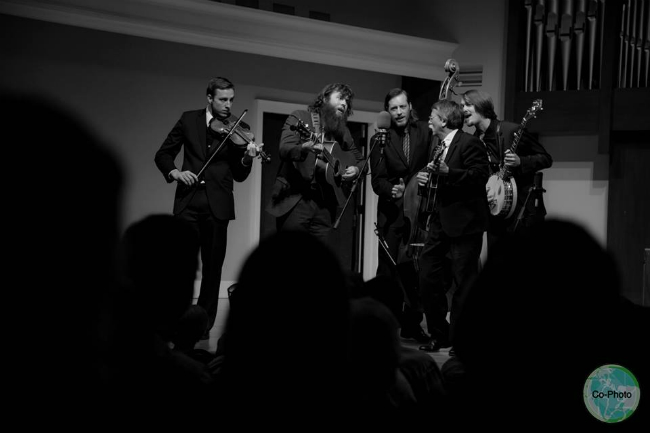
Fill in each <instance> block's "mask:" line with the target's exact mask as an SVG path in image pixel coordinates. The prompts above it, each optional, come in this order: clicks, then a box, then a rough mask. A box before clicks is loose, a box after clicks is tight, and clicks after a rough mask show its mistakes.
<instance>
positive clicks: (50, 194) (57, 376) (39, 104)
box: [0, 92, 123, 428]
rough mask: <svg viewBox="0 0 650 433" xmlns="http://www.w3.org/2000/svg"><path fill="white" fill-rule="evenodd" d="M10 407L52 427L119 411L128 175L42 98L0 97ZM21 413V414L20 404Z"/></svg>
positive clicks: (65, 112) (90, 134)
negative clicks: (123, 209)
mask: <svg viewBox="0 0 650 433" xmlns="http://www.w3.org/2000/svg"><path fill="white" fill-rule="evenodd" d="M0 114H1V115H0V127H2V130H3V144H4V145H5V146H3V147H4V152H5V154H4V157H5V158H6V164H5V167H4V169H3V173H4V179H5V186H6V188H4V191H3V201H4V203H5V212H4V215H3V222H4V224H3V225H4V235H3V250H4V252H5V254H4V259H3V270H4V271H5V272H4V275H5V278H8V279H11V280H12V282H11V283H9V284H10V286H14V287H13V288H9V287H7V289H8V290H6V291H4V296H5V299H4V305H5V307H6V308H5V310H6V311H5V313H4V319H5V320H6V322H5V323H7V324H9V323H11V324H14V325H19V326H16V327H13V328H12V329H11V330H9V329H8V331H9V334H10V335H9V338H8V340H7V341H5V344H7V347H11V353H12V356H10V357H7V358H6V359H5V361H6V362H7V364H5V369H6V370H5V371H7V372H11V376H12V377H8V378H7V380H6V382H5V383H4V391H5V395H7V396H11V398H10V399H11V403H10V406H9V408H10V409H9V412H10V413H11V414H12V415H14V416H17V417H20V419H21V420H24V421H25V422H27V423H30V424H32V425H33V424H39V423H43V424H44V425H45V424H46V425H47V427H48V428H56V427H57V426H63V425H65V426H66V428H72V427H75V426H76V425H77V424H79V425H83V424H85V423H86V422H87V421H88V420H90V419H97V418H103V417H105V416H106V415H107V414H108V413H114V414H116V413H118V412H116V411H115V409H116V407H117V403H116V402H115V401H114V399H113V397H114V396H113V395H111V394H110V393H109V389H110V384H111V383H112V381H113V379H114V378H115V377H116V376H117V375H119V374H120V372H119V371H117V370H116V365H115V363H114V362H113V359H112V356H111V355H112V354H111V352H110V349H111V341H112V329H113V328H114V327H115V325H116V321H117V320H119V317H116V316H115V315H114V314H113V311H112V299H113V296H114V294H115V264H116V257H115V251H116V245H117V240H118V231H119V228H118V227H119V218H118V215H119V212H120V206H119V203H120V198H121V190H122V180H123V173H122V169H121V166H120V164H119V163H118V162H117V160H116V158H115V157H114V156H113V155H112V154H111V153H110V152H109V151H108V150H107V148H106V146H105V142H104V141H103V140H102V139H101V138H100V137H99V136H97V135H96V134H95V133H94V131H93V130H92V129H91V128H89V126H88V125H87V124H85V122H83V121H81V120H80V116H78V115H76V114H75V113H74V112H73V111H72V110H71V109H69V108H67V107H66V106H64V105H63V104H61V103H58V102H55V101H53V100H50V99H48V98H47V97H45V96H43V95H42V94H25V93H20V94H17V93H12V92H6V93H5V92H0ZM13 406H15V410H14V409H13ZM23 410H24V411H25V412H22V411H23Z"/></svg>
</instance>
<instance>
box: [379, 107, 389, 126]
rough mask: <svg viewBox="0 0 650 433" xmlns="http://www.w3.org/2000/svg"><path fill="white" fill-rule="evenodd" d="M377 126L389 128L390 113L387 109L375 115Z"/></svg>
mask: <svg viewBox="0 0 650 433" xmlns="http://www.w3.org/2000/svg"><path fill="white" fill-rule="evenodd" d="M377 128H379V129H388V128H390V114H389V113H388V111H382V112H381V113H379V116H377Z"/></svg>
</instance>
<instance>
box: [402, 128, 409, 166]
mask: <svg viewBox="0 0 650 433" xmlns="http://www.w3.org/2000/svg"><path fill="white" fill-rule="evenodd" d="M410 141H411V140H410V138H409V132H408V129H407V130H406V131H405V133H404V140H403V141H402V147H403V149H404V155H405V156H406V162H407V163H408V164H410V163H411V156H410V154H409V152H410V150H411V143H410Z"/></svg>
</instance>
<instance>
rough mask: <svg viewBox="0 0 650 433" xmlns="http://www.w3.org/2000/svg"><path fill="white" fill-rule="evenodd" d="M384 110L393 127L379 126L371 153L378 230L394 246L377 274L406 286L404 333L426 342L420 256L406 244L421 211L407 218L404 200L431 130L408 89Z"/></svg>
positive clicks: (390, 97) (394, 92) (393, 93)
mask: <svg viewBox="0 0 650 433" xmlns="http://www.w3.org/2000/svg"><path fill="white" fill-rule="evenodd" d="M384 109H385V110H386V111H387V112H388V114H390V128H388V129H387V130H379V131H378V132H377V133H376V134H375V135H374V136H373V137H372V138H371V143H376V145H375V146H373V151H372V153H371V154H370V167H371V183H372V190H373V191H374V192H375V194H377V198H378V203H377V230H378V234H379V235H380V236H382V237H383V239H384V241H385V243H386V245H387V247H388V248H387V249H388V251H386V250H384V249H382V248H380V249H379V253H378V267H377V275H387V276H389V277H391V278H393V279H395V280H396V281H397V283H398V286H401V287H402V292H403V293H400V295H399V296H397V298H400V297H401V298H403V305H399V306H393V308H394V310H393V311H401V316H400V317H398V320H399V323H400V327H401V330H400V335H401V336H402V337H403V338H413V339H415V340H417V341H418V342H420V343H426V342H428V341H429V336H428V335H426V334H425V332H424V331H423V330H422V327H421V326H420V322H422V318H423V313H422V306H421V302H420V295H419V293H418V281H417V280H418V277H417V270H416V269H417V265H418V263H417V256H411V257H409V256H408V254H406V253H402V252H401V251H400V248H405V247H406V244H407V243H408V242H409V241H410V240H411V239H409V238H410V235H411V233H412V230H411V229H415V227H413V224H417V223H418V221H416V220H417V219H418V217H417V216H415V215H413V216H411V217H410V219H409V216H407V217H406V218H405V215H404V206H405V204H404V202H405V201H407V200H408V198H409V197H405V196H404V192H405V189H406V184H408V183H409V180H410V179H411V178H412V177H413V176H414V175H415V174H416V173H417V172H418V170H420V169H422V168H423V167H424V166H426V164H427V162H428V155H429V146H430V144H431V131H430V130H429V126H428V124H427V122H426V121H421V120H418V117H417V114H416V112H415V110H413V108H412V106H411V102H410V101H409V95H408V93H407V92H406V91H405V90H403V89H400V88H394V89H391V90H390V91H389V92H388V94H386V97H385V98H384ZM416 187H417V184H416ZM407 207H408V204H407ZM415 212H417V209H415ZM407 220H408V221H407ZM389 254H390V256H389ZM393 262H395V263H394V264H393ZM395 307H397V308H395Z"/></svg>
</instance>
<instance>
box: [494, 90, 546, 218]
mask: <svg viewBox="0 0 650 433" xmlns="http://www.w3.org/2000/svg"><path fill="white" fill-rule="evenodd" d="M540 110H542V100H541V99H536V100H535V101H533V105H532V106H531V107H530V108H529V109H528V111H526V115H525V116H524V118H523V120H522V121H521V124H520V125H519V129H518V130H517V132H515V138H514V140H513V142H512V146H510V151H511V152H512V153H517V145H518V144H519V140H521V136H522V135H523V132H524V128H525V127H526V124H527V123H528V121H529V120H530V119H532V118H533V117H536V116H537V112H538V111H540ZM485 190H486V191H487V194H488V204H489V206H490V213H491V214H492V215H494V216H500V217H504V218H505V219H507V218H510V217H511V216H512V215H514V213H515V208H516V206H517V182H515V179H514V178H513V177H512V174H511V173H510V170H509V169H508V167H507V166H506V165H505V164H504V163H503V161H502V162H501V167H500V169H499V171H497V172H496V173H494V174H493V175H492V176H490V177H489V179H488V181H487V184H486V185H485Z"/></svg>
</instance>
